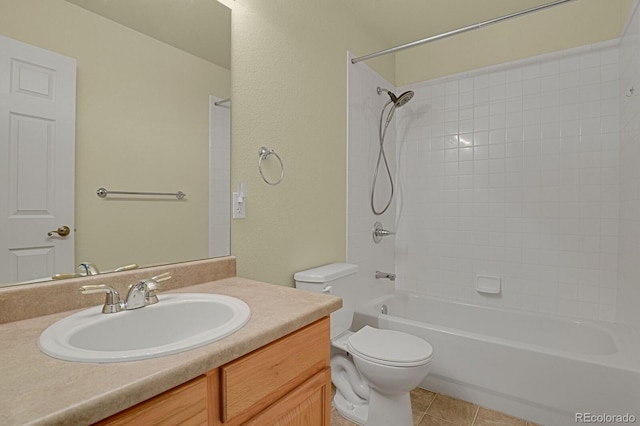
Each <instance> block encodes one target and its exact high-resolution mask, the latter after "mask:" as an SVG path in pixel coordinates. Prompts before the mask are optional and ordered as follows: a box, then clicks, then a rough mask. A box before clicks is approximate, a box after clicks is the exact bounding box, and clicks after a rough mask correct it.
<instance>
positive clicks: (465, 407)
mask: <svg viewBox="0 0 640 426" xmlns="http://www.w3.org/2000/svg"><path fill="white" fill-rule="evenodd" d="M477 411H478V406H477V405H475V404H472V403H470V402H466V401H462V400H460V399H455V398H451V397H449V396H444V395H440V394H438V395H437V396H436V398H435V399H434V400H433V402H432V403H431V406H430V407H429V409H428V410H427V415H429V416H432V417H437V418H439V419H443V420H448V421H450V422H451V423H453V424H455V425H460V426H467V425H471V424H473V420H474V418H475V415H476V412H477Z"/></svg>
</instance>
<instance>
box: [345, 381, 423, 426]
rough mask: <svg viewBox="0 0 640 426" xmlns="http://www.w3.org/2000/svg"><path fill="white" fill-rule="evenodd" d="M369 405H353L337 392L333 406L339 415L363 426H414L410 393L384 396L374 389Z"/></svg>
mask: <svg viewBox="0 0 640 426" xmlns="http://www.w3.org/2000/svg"><path fill="white" fill-rule="evenodd" d="M370 397H371V399H370V401H369V403H370V404H371V407H373V410H370V405H369V403H367V404H352V403H350V402H349V401H347V400H346V399H345V398H344V397H343V396H342V394H341V393H340V392H339V391H337V390H336V395H335V396H334V397H333V406H334V407H335V408H336V410H337V411H338V413H340V415H341V416H342V417H344V418H345V419H347V420H350V421H352V422H354V423H357V424H359V425H361V426H388V425H395V426H412V425H413V413H412V411H411V396H410V395H409V393H403V394H400V395H392V396H390V395H382V394H380V393H378V392H376V391H375V390H373V389H372V391H371V395H370Z"/></svg>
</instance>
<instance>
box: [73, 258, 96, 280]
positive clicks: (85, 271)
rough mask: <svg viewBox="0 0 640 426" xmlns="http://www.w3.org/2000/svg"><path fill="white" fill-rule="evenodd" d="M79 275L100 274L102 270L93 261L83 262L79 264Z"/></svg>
mask: <svg viewBox="0 0 640 426" xmlns="http://www.w3.org/2000/svg"><path fill="white" fill-rule="evenodd" d="M77 269H78V275H80V276H82V277H85V276H88V275H99V274H100V270H98V267H97V266H96V265H94V264H93V263H91V262H82V263H81V264H79V265H78V268H77Z"/></svg>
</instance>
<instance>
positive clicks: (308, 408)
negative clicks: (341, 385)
mask: <svg viewBox="0 0 640 426" xmlns="http://www.w3.org/2000/svg"><path fill="white" fill-rule="evenodd" d="M330 423H331V369H330V368H325V369H324V370H322V371H321V372H320V373H317V374H316V375H315V376H313V377H312V378H310V379H309V380H308V381H307V382H305V383H304V384H303V385H301V386H299V387H298V388H296V389H295V390H294V391H293V392H291V393H289V394H288V395H286V396H285V397H284V398H282V399H281V400H280V401H278V402H276V403H275V404H273V405H272V406H270V407H269V408H267V409H266V410H264V411H263V412H261V413H260V414H258V415H257V416H256V417H254V418H253V419H251V420H250V421H249V422H247V425H253V426H265V425H277V426H323V425H326V426H329V424H330Z"/></svg>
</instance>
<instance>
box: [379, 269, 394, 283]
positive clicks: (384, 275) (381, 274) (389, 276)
mask: <svg viewBox="0 0 640 426" xmlns="http://www.w3.org/2000/svg"><path fill="white" fill-rule="evenodd" d="M380 278H384V279H387V280H391V281H395V280H396V274H391V273H389V272H381V271H376V279H377V280H379V279H380Z"/></svg>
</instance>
